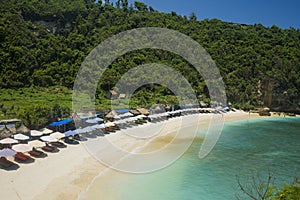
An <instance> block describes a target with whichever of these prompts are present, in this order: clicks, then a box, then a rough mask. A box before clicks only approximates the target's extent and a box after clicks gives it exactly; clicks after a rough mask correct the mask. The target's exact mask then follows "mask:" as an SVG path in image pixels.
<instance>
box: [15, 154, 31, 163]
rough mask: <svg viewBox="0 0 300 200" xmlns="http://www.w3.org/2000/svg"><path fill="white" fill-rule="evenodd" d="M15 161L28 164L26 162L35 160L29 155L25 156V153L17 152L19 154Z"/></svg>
mask: <svg viewBox="0 0 300 200" xmlns="http://www.w3.org/2000/svg"><path fill="white" fill-rule="evenodd" d="M15 160H17V161H21V162H26V161H32V160H34V159H33V158H31V157H30V156H28V155H25V154H24V153H21V152H17V154H16V155H15Z"/></svg>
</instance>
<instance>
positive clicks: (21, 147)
mask: <svg viewBox="0 0 300 200" xmlns="http://www.w3.org/2000/svg"><path fill="white" fill-rule="evenodd" d="M12 149H13V150H14V151H16V152H22V153H24V152H28V151H31V150H32V146H30V145H29V144H16V145H13V146H12Z"/></svg>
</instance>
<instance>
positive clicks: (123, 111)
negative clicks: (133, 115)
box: [116, 109, 129, 114]
mask: <svg viewBox="0 0 300 200" xmlns="http://www.w3.org/2000/svg"><path fill="white" fill-rule="evenodd" d="M116 112H117V113H120V114H122V113H127V112H129V110H127V109H118V110H116Z"/></svg>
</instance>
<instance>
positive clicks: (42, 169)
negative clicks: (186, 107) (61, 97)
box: [0, 111, 259, 200]
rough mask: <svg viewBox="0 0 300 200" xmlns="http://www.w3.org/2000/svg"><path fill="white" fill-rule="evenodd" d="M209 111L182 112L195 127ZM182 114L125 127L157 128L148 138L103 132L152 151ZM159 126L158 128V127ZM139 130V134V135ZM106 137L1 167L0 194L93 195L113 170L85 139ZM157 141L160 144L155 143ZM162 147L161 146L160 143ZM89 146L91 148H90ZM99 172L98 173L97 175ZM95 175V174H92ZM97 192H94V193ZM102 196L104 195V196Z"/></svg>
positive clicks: (236, 116) (234, 115)
mask: <svg viewBox="0 0 300 200" xmlns="http://www.w3.org/2000/svg"><path fill="white" fill-rule="evenodd" d="M211 115H212V114H200V116H201V117H200V120H199V124H198V120H193V119H198V118H197V116H198V115H191V116H184V117H182V118H184V119H186V120H184V121H189V122H190V124H184V126H194V127H196V126H197V124H198V128H200V129H204V128H206V127H207V126H208V124H209V122H210V120H211ZM255 117H259V116H258V115H257V114H250V115H249V113H246V112H242V111H238V112H230V113H226V114H224V119H225V123H226V122H230V121H236V120H243V119H248V118H255ZM181 120H182V119H181V118H173V119H170V120H168V121H165V122H163V124H164V125H163V126H161V124H162V123H156V124H152V123H148V124H145V125H142V126H138V127H134V128H130V129H126V131H127V132H126V133H128V134H130V135H131V136H132V135H133V136H136V137H137V136H140V137H147V136H149V135H148V134H152V133H153V132H160V133H159V135H158V137H154V138H155V139H152V140H151V142H149V140H148V139H146V138H144V139H140V138H134V137H131V136H128V135H127V134H126V133H125V134H124V132H116V133H112V134H110V135H106V136H104V137H106V138H107V139H109V140H110V141H111V142H112V143H113V144H115V145H116V146H118V147H121V148H122V149H124V150H127V151H132V150H136V149H138V148H140V149H142V148H143V149H144V151H146V152H151V151H152V150H153V149H155V148H157V147H158V146H159V145H165V144H166V143H168V142H169V141H171V140H172V138H173V137H172V136H171V137H168V133H173V132H174V131H176V129H178V126H180V122H181ZM158 130H159V131H158ZM139 133H141V135H138V134H139ZM159 139H163V141H164V143H161V142H160V143H158V142H157V140H159ZM101 140H105V139H104V138H102V137H100V136H98V137H96V138H88V141H83V142H81V144H80V145H75V146H72V145H67V148H65V149H60V151H59V152H57V153H48V157H46V158H36V159H35V162H34V163H28V164H19V165H20V168H19V169H17V170H12V171H6V170H0V177H1V179H0V185H1V198H2V197H3V198H4V199H10V200H15V199H16V200H17V199H25V200H27V199H57V200H58V199H59V200H62V199H66V200H69V199H70V200H71V199H77V198H78V195H79V194H81V195H80V196H81V197H83V199H85V198H86V199H93V197H92V196H88V195H87V196H86V194H85V192H86V191H88V190H90V189H92V186H93V184H92V183H93V181H96V180H97V179H99V178H102V176H101V174H105V175H103V178H104V179H107V178H113V173H112V175H111V176H110V173H104V172H108V171H113V170H111V169H109V168H108V167H107V166H105V165H103V164H101V163H100V162H99V161H97V160H96V159H94V157H93V156H92V155H91V154H90V153H89V152H88V150H87V149H86V146H85V143H87V142H91V144H93V142H96V141H97V144H99V143H98V142H99V141H100V144H101ZM158 144H159V145H158ZM160 147H162V146H160ZM105 148H106V146H103V147H101V148H100V149H101V150H102V151H101V153H103V154H105V155H106V156H107V157H111V158H112V160H118V159H120V158H119V156H120V155H113V154H116V153H115V152H113V151H109V150H106V149H105ZM89 150H90V149H89ZM99 174H100V175H99ZM95 177H96V178H95ZM95 195H97V194H95ZM101 199H107V198H105V197H104V196H103V198H101Z"/></svg>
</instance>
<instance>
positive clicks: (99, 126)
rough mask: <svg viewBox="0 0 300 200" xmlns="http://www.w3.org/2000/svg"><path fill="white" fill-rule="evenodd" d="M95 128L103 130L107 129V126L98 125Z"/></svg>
mask: <svg viewBox="0 0 300 200" xmlns="http://www.w3.org/2000/svg"><path fill="white" fill-rule="evenodd" d="M94 128H96V129H102V128H105V125H104V124H98V125H95V126H94Z"/></svg>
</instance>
